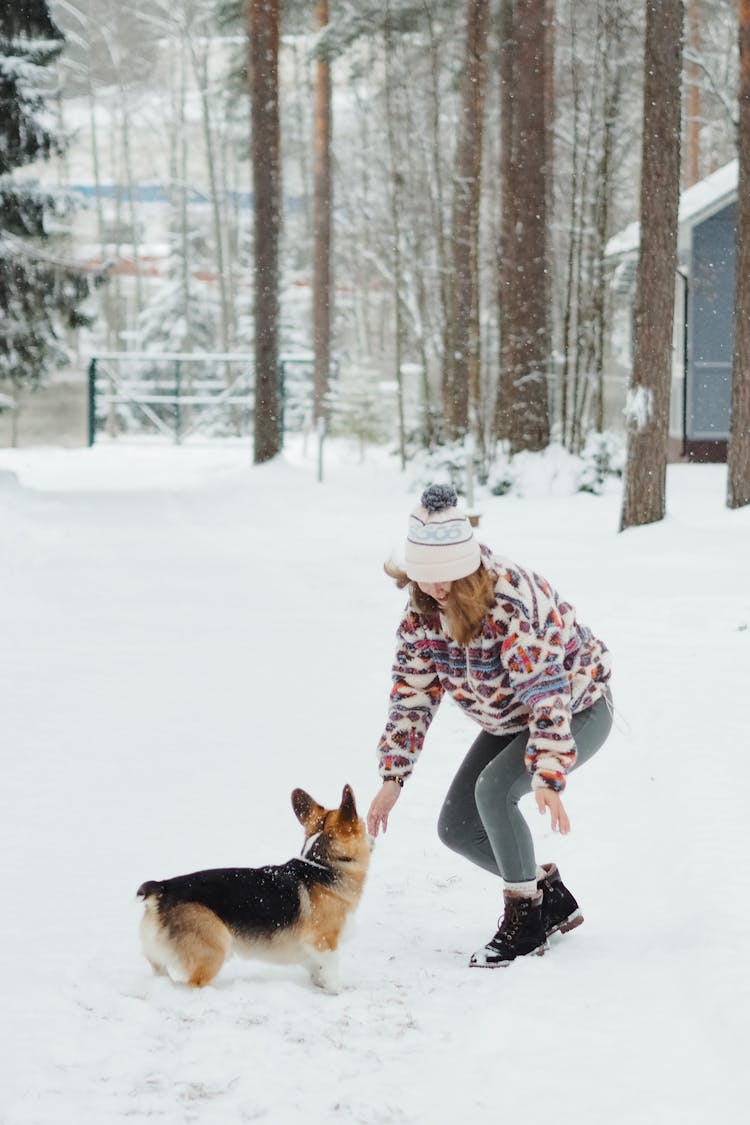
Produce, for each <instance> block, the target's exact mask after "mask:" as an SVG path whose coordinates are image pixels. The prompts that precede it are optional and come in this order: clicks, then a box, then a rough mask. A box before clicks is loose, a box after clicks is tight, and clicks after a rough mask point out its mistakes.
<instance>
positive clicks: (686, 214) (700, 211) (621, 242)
mask: <svg viewBox="0 0 750 1125" xmlns="http://www.w3.org/2000/svg"><path fill="white" fill-rule="evenodd" d="M738 172H739V163H738V161H737V160H730V162H729V163H728V164H725V165H724V166H723V167H722V168H717V169H716V171H715V172H712V173H711V175H710V176H706V177H705V178H704V179H702V180H699V181H698V183H697V184H693V185H692V187H689V188H686V189H685V191H683V192H682V194H681V195H680V210H679V214H678V222H679V225H680V227H686V228H688V229H692V228H693V227H694V226H696V225H697V224H698V223H699V222H701V221H702V220H703V219H706V218H708V217H709V216H710V215H713V214H715V213H716V212H717V211H720V210H721V209H722V207H725V206H726V205H727V203H730V202H731V200H732V199H733V198H734V197H735V196H736V195H737V181H738ZM640 244H641V224H640V223H639V222H638V221H636V222H634V223H629V224H628V226H626V227H624V228H623V230H621V231H619V232H618V233H617V234H614V235H613V236H612V237H611V238H610V240H609V242H608V243H607V248H606V250H605V252H604V256H605V258H616V257H619V255H621V254H628V253H630V252H631V251H633V250H637V249H638V247H639V246H640Z"/></svg>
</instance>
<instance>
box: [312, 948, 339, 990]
mask: <svg viewBox="0 0 750 1125" xmlns="http://www.w3.org/2000/svg"><path fill="white" fill-rule="evenodd" d="M307 969H308V972H309V973H310V979H311V980H312V982H313V984H314V985H316V986H317V987H318V988H322V989H323V990H324V991H325V992H330V993H333V994H336V993H337V992H339V991H340V990H341V984H340V981H339V955H338V950H336V949H312V948H310V947H308V950H307Z"/></svg>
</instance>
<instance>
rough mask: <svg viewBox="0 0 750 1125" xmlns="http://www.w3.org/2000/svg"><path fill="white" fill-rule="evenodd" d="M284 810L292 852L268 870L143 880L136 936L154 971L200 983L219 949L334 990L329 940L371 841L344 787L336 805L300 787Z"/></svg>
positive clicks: (220, 955) (337, 931) (352, 899)
mask: <svg viewBox="0 0 750 1125" xmlns="http://www.w3.org/2000/svg"><path fill="white" fill-rule="evenodd" d="M292 808H293V809H294V812H295V815H296V817H297V819H298V820H299V822H300V824H301V825H302V827H303V828H304V830H305V842H304V845H303V848H302V854H301V855H300V856H299V858H296V859H290V860H289V861H288V862H287V863H282V864H279V865H278V866H268V867H228V868H217V869H216V870H213V871H196V872H193V874H191V875H178V876H176V878H174V879H162V880H150V881H149V882H146V883H144V884H143V885H142V886H141V887H139V888H138V892H137V893H138V896H139V897H140V898H142V899H143V903H144V907H145V910H144V915H143V919H142V921H141V943H142V946H143V952H144V955H145V957H146V959H147V960H148V961H149V962H150V964H151V967H152V968H153V970H154V972H156V973H167V974H168V975H169V977H170V978H171V979H172V980H174V981H178V982H182V983H187V984H189V985H192V986H193V987H195V988H203V986H204V985H207V984H209V983H210V981H212V980H213V979H214V977H215V976H216V974H217V973H218V972H219V970H220V969H221V967H222V965H223V964H224V961H225V960H226V958H227V956H228V954H230V953H231V952H236V953H238V954H239V955H240V956H244V957H256V958H261V959H263V960H268V961H277V962H285V963H290V962H297V963H301V964H304V965H305V966H306V968H307V969H308V971H309V973H310V976H311V978H312V981H313V983H314V984H316V985H317V986H318V987H320V988H323V989H325V990H326V991H329V992H337V991H338V943H339V937H340V935H341V931H342V930H343V928H344V923H345V922H346V920H347V917H348V916H349V914H351V912H352V911H353V910H354V909H355V908H356V907H357V904H358V903H359V899H360V896H361V894H362V889H363V887H364V883H365V877H366V875H367V868H368V865H369V862H370V851H371V847H372V842H373V841H372V838H371V837H370V836H369V835H368V833H367V829H366V828H365V824H364V821H363V820H362V819H361V818H360V817H359V815H358V813H357V807H356V804H355V801H354V794H353V793H352V790H351V788H350V786H348V785H346V786H345V787H344V791H343V794H342V797H341V804H340V805H339V807H338V808H337V809H325V808H323V806H322V805H319V804H318V803H317V802H316V801H314V800H313V799H312V797H311V796H310V795H309V794H308V793H306V792H305V791H304V790H303V789H295V790H294V792H293V793H292Z"/></svg>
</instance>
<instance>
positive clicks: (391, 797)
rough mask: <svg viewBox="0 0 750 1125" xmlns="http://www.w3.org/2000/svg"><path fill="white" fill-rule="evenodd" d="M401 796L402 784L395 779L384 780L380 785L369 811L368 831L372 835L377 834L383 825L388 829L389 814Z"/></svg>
mask: <svg viewBox="0 0 750 1125" xmlns="http://www.w3.org/2000/svg"><path fill="white" fill-rule="evenodd" d="M400 796H401V786H400V785H397V784H396V782H395V781H384V782H383V784H382V785H381V786H380V789H378V791H377V793H376V794H375V800H374V801H373V802H372V804H371V805H370V809H369V812H368V813H367V831H368V832H369V833H370V835H371V836H377V834H378V832H379V831H380V828H381V826H382V828H383V831H384V832H385V831H386V830H387V828H388V815H389V813H390V811H391V809H392V808H393V806H394V805H395V804H396V801H397V800H398V799H399V797H400Z"/></svg>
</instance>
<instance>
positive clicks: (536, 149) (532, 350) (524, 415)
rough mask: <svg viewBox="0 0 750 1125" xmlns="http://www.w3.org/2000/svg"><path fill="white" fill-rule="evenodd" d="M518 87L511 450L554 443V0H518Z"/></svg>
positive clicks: (514, 186) (515, 130) (510, 329)
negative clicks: (550, 129) (550, 4)
mask: <svg viewBox="0 0 750 1125" xmlns="http://www.w3.org/2000/svg"><path fill="white" fill-rule="evenodd" d="M514 11H515V41H516V44H517V51H516V68H515V69H516V95H515V105H514V111H513V125H514V130H513V131H514V143H513V157H514V159H513V165H514V167H513V180H514V185H513V194H514V196H515V199H514V202H513V204H512V206H513V212H514V217H515V225H514V230H513V250H512V255H511V256H512V265H513V266H514V282H513V286H514V289H515V295H514V298H513V319H512V322H511V324H510V325H509V335H510V339H509V341H508V343H509V347H510V352H511V364H512V377H513V403H512V412H513V413H512V423H511V439H510V442H511V451H512V452H514V453H515V452H518V451H520V450H540V449H544V448H545V447H546V446H547V444H548V443H549V401H548V386H547V375H548V365H549V350H550V331H549V282H548V277H549V273H548V269H547V176H546V157H547V129H546V119H545V76H544V71H545V62H546V61H547V59H548V48H547V35H546V27H545V15H546V0H516V3H515V6H514Z"/></svg>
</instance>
